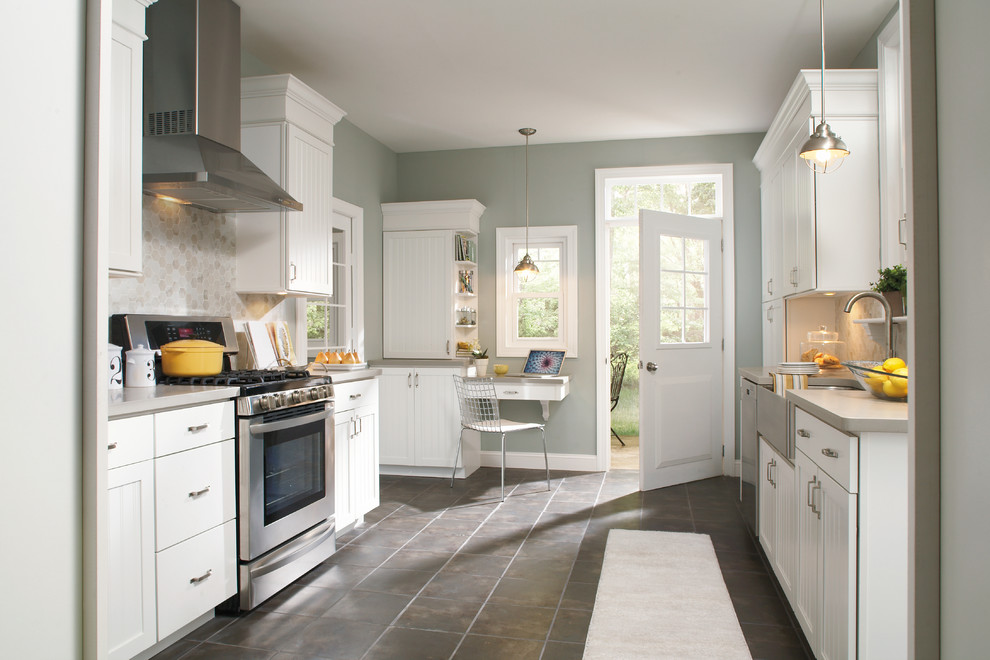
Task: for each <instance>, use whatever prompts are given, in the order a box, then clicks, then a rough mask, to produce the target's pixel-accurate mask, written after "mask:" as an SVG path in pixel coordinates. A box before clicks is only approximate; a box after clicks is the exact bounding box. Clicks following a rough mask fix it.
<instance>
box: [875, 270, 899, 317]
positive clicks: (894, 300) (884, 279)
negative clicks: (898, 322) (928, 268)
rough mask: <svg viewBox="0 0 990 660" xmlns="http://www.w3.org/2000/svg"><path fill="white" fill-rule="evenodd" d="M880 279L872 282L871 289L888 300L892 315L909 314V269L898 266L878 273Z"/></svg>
mask: <svg viewBox="0 0 990 660" xmlns="http://www.w3.org/2000/svg"><path fill="white" fill-rule="evenodd" d="M877 273H878V274H879V275H880V279H878V280H877V281H876V282H870V287H871V288H872V289H873V290H874V291H876V292H877V293H879V294H880V295H882V296H883V297H884V298H886V299H887V303H888V304H890V313H891V314H893V315H894V316H901V315H903V314H906V313H907V269H906V268H904V266H902V265H900V264H898V265H896V266H891V267H890V268H881V269H880V270H878V271H877Z"/></svg>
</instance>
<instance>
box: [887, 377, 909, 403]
mask: <svg viewBox="0 0 990 660" xmlns="http://www.w3.org/2000/svg"><path fill="white" fill-rule="evenodd" d="M883 393H884V394H886V395H887V396H889V397H890V398H891V399H903V398H904V397H906V396H907V388H906V387H901V386H900V385H897V384H896V383H894V381H892V380H888V381H887V382H886V383H884V384H883Z"/></svg>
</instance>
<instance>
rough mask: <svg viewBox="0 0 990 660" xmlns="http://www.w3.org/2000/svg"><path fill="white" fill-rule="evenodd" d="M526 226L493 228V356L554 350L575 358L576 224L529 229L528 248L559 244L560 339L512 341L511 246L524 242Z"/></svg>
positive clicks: (512, 259)
mask: <svg viewBox="0 0 990 660" xmlns="http://www.w3.org/2000/svg"><path fill="white" fill-rule="evenodd" d="M525 238H526V228H525V227H496V228H495V263H496V264H497V271H496V277H495V318H496V319H498V322H497V323H496V330H495V339H496V349H495V350H496V355H498V356H500V357H526V355H528V354H529V351H530V349H554V350H563V351H566V355H567V357H577V356H578V295H577V289H578V262H577V225H549V226H540V227H530V228H529V242H530V245H535V244H537V243H542V242H546V241H555V242H562V243H563V244H564V249H563V251H562V253H561V264H560V286H561V289H562V296H561V301H562V309H561V312H560V317H561V318H560V338H559V339H554V340H534V339H515V332H514V328H513V327H512V325H513V318H514V316H513V314H512V313H511V311H512V307H511V304H510V298H511V294H512V290H513V289H512V278H513V277H514V275H513V269H514V268H515V267H516V261H515V255H514V253H513V250H512V245H513V244H514V243H519V242H522V241H524V240H525Z"/></svg>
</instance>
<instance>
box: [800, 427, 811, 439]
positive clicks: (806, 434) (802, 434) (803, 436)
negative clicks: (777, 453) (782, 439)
mask: <svg viewBox="0 0 990 660" xmlns="http://www.w3.org/2000/svg"><path fill="white" fill-rule="evenodd" d="M797 434H798V435H799V436H801V437H802V438H810V437H811V433H809V432H808V431H806V430H804V429H798V430H797Z"/></svg>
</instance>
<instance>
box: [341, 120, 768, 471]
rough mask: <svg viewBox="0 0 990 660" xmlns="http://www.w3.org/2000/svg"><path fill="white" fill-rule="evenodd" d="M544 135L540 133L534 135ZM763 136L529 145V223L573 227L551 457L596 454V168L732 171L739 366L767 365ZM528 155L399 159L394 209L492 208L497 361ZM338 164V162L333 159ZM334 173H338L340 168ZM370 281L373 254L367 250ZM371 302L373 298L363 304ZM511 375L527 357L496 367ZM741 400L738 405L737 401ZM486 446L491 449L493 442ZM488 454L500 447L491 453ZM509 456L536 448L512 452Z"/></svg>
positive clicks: (490, 304) (485, 311)
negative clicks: (505, 257)
mask: <svg viewBox="0 0 990 660" xmlns="http://www.w3.org/2000/svg"><path fill="white" fill-rule="evenodd" d="M537 135H538V134H537ZM762 138H763V135H762V134H744V135H719V136H703V137H686V138H669V139H654V140H622V141H610V142H585V143H577V144H549V145H541V144H533V143H532V142H531V145H530V154H529V169H530V224H532V225H534V226H537V225H577V226H578V262H579V263H578V271H579V281H578V287H579V303H578V305H579V310H578V314H579V325H580V330H579V345H578V354H579V357H577V358H575V359H568V361H567V362H566V363H565V371H566V372H567V373H569V374H570V375H571V377H572V387H571V392H570V394H569V395H568V397H567V398H566V399H565V400H564V401H562V402H560V403H559V404H551V414H550V422H549V424H548V426H547V438H548V443H549V445H550V451H552V452H558V453H568V454H594V453H596V440H595V427H596V423H595V420H596V412H595V364H594V362H595V296H596V287H595V227H594V222H595V210H594V203H595V188H594V186H595V169H597V168H609V167H635V166H645V165H682V164H691V163H731V164H732V165H733V178H734V194H733V204H734V211H735V235H736V245H735V259H736V291H735V293H736V325H735V332H736V366H752V365H758V364H760V363H761V351H762V342H761V338H760V333H761V328H762V325H761V323H760V317H759V314H760V310H761V304H760V280H761V274H760V269H761V260H760V249H761V248H760V181H759V172H758V171H757V169H756V167H755V166H754V165H753V163H752V157H753V154H754V153H755V152H756V149H757V148H758V147H759V145H760V141H761V140H762ZM523 157H524V149H523V146H522V145H520V146H518V147H501V148H489V149H470V150H459V151H435V152H425V153H407V154H399V156H398V181H399V189H398V200H397V201H426V200H436V199H461V198H474V199H477V200H478V201H480V202H481V203H482V204H484V205H485V206H486V207H487V210H486V211H485V214H484V216H482V219H481V235H480V238H479V243H480V246H479V271H480V273H479V283H480V286H481V291H482V295H481V298H480V300H479V317H480V319H481V322H482V326H481V343H482V344H483V345H484V346H486V347H488V348H489V349H490V350H492V351H493V352H494V348H495V326H494V324H493V323H492V320H493V319H494V318H495V279H494V274H495V228H496V227H511V226H522V225H523V224H525V176H524V159H523ZM335 163H336V158H335ZM335 166H336V165H335ZM366 252H367V259H368V261H369V263H368V268H367V270H368V272H371V271H372V270H374V268H373V267H372V264H371V263H370V262H371V260H372V259H374V258H375V257H376V256H377V257H378V259H379V260H380V256H379V255H380V252H378V253H377V255H375V254H372V252H371V250H370V249H369V250H367V251H366ZM367 297H368V299H369V300H371V298H372V295H371V293H370V292H369V293H368V295H367ZM498 361H499V362H504V363H507V364H509V365H510V370H518V369H520V368H521V366H522V365H521V363H522V359H521V358H499V360H498ZM737 399H738V397H737ZM505 407H506V410H505V412H506V415H508V416H510V417H513V418H518V419H520V420H537V419H538V418H539V414H538V409H539V407H538V406H536V405H535V404H533V403H523V402H512V403H508V404H506V406H505ZM487 442H488V443H491V442H493V440H488V441H487ZM485 448H486V449H494V448H495V447H494V445H491V444H486V445H485ZM509 448H510V450H516V451H525V450H527V449H530V450H531V449H532V447H529V446H525V445H519V446H513V445H510V447H509Z"/></svg>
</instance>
